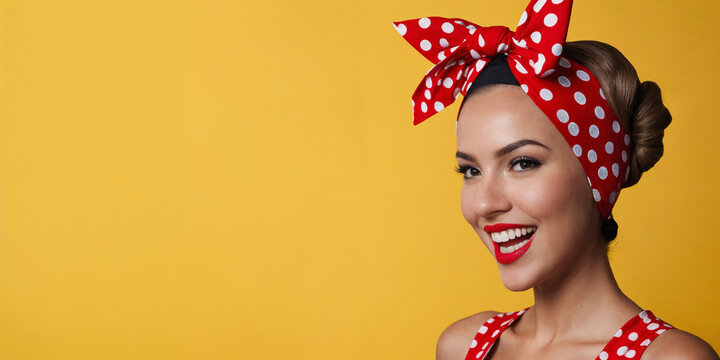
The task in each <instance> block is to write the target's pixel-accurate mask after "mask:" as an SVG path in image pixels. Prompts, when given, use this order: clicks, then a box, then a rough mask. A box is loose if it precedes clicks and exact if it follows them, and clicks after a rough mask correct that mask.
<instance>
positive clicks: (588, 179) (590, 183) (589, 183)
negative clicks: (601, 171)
mask: <svg viewBox="0 0 720 360" xmlns="http://www.w3.org/2000/svg"><path fill="white" fill-rule="evenodd" d="M585 178H586V179H587V181H588V185H590V186H592V181H590V177H588V176H586V177H585Z"/></svg>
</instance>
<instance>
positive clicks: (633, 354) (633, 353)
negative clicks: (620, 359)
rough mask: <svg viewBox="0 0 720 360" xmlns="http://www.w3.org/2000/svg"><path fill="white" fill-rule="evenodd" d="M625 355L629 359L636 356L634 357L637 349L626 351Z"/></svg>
mask: <svg viewBox="0 0 720 360" xmlns="http://www.w3.org/2000/svg"><path fill="white" fill-rule="evenodd" d="M625 357H626V358H628V359H632V358H634V357H635V350H629V351H628V352H626V353H625Z"/></svg>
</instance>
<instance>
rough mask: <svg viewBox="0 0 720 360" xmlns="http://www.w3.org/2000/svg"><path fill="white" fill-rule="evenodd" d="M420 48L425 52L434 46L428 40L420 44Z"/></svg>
mask: <svg viewBox="0 0 720 360" xmlns="http://www.w3.org/2000/svg"><path fill="white" fill-rule="evenodd" d="M420 48H421V49H423V50H425V51H428V50H430V49H431V48H432V44H430V41H428V40H423V41H421V42H420Z"/></svg>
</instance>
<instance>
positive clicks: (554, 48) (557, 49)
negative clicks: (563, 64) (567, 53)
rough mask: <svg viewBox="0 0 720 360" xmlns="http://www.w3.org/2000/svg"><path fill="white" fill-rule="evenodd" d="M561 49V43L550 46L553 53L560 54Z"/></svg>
mask: <svg viewBox="0 0 720 360" xmlns="http://www.w3.org/2000/svg"><path fill="white" fill-rule="evenodd" d="M562 51H563V47H562V45H561V44H555V45H553V46H552V53H553V55H555V56H560V54H562Z"/></svg>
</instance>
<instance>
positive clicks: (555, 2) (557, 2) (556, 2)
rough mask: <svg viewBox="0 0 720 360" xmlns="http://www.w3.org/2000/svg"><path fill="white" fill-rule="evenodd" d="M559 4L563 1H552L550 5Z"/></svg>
mask: <svg viewBox="0 0 720 360" xmlns="http://www.w3.org/2000/svg"><path fill="white" fill-rule="evenodd" d="M561 2H563V0H552V3H553V4H555V5H557V4H559V3H561Z"/></svg>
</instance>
